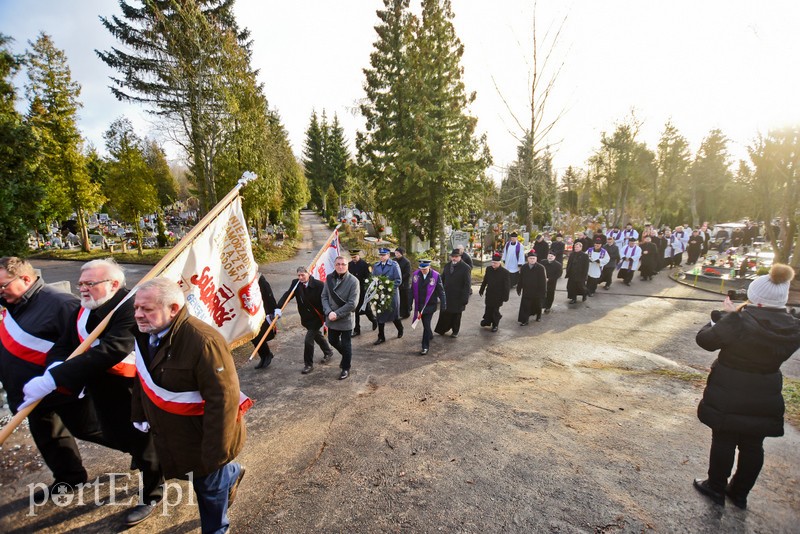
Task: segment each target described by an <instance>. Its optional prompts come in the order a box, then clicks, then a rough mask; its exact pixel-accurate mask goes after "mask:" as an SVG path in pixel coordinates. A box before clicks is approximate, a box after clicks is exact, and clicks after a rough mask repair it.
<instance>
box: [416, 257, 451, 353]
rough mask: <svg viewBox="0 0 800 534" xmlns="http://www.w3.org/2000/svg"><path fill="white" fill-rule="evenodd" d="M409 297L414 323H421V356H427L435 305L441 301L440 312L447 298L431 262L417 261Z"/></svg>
mask: <svg viewBox="0 0 800 534" xmlns="http://www.w3.org/2000/svg"><path fill="white" fill-rule="evenodd" d="M410 296H411V301H412V305H413V310H414V321H419V320H421V321H422V350H420V351H419V353H420V354H421V355H423V356H425V355H426V354H428V350H429V349H430V346H431V345H430V344H431V339H433V330H431V319H433V314H434V313H435V312H436V305H437V304H438V303H439V301H440V300H441V301H442V311H444V310H445V309H446V308H447V297H446V296H445V291H444V285H442V279H441V277H440V276H439V273H437V272H436V271H434V270H433V269H431V260H419V269H417V270H416V271H414V274H413V275H412V276H411V288H410Z"/></svg>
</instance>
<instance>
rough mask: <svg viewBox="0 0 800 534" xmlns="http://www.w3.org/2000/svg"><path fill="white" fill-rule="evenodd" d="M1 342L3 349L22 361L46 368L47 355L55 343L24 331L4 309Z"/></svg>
mask: <svg viewBox="0 0 800 534" xmlns="http://www.w3.org/2000/svg"><path fill="white" fill-rule="evenodd" d="M0 316H1V317H2V321H0V342H2V343H3V347H5V349H6V350H7V351H8V352H9V353H11V354H12V355H14V356H16V357H17V358H19V359H21V360H25V361H26V362H31V363H33V364H36V365H39V366H41V367H44V364H45V360H46V359H47V353H48V352H49V351H50V349H52V348H53V345H54V343H53V342H52V341H47V340H45V339H40V338H38V337H36V336H33V335H31V334H29V333H27V332H26V331H25V330H23V329H22V328H21V327H20V326H19V325H18V324H17V322H16V321H15V320H14V318H13V317H12V316H11V314H10V313H8V310H6V309H4V310H3V311H2V312H0Z"/></svg>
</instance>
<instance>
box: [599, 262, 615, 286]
mask: <svg viewBox="0 0 800 534" xmlns="http://www.w3.org/2000/svg"><path fill="white" fill-rule="evenodd" d="M614 263H615V262H613V261H611V262H609V266H607V267H603V272H602V274H601V275H600V283H603V282H605V284H606V287H611V283H612V282H613V281H614V265H613V264H614Z"/></svg>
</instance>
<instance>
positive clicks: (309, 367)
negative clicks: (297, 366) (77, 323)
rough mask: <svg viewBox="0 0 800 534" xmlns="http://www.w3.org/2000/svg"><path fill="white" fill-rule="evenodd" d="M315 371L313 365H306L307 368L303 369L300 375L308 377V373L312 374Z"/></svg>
mask: <svg viewBox="0 0 800 534" xmlns="http://www.w3.org/2000/svg"><path fill="white" fill-rule="evenodd" d="M313 370H314V366H313V365H306V366H305V367H303V370H302V371H300V374H304V375H307V374H308V373H310V372H311V371H313Z"/></svg>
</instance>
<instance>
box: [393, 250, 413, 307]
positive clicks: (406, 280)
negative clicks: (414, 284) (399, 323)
mask: <svg viewBox="0 0 800 534" xmlns="http://www.w3.org/2000/svg"><path fill="white" fill-rule="evenodd" d="M405 253H406V249H404V248H403V247H397V248H396V249H394V261H396V262H397V265H398V266H399V267H400V288H399V289H400V311H399V313H400V318H401V319H407V318H408V317H409V316H410V315H411V302H410V301H409V299H408V285H409V284H410V283H411V262H410V261H408V258H406V256H405Z"/></svg>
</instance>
